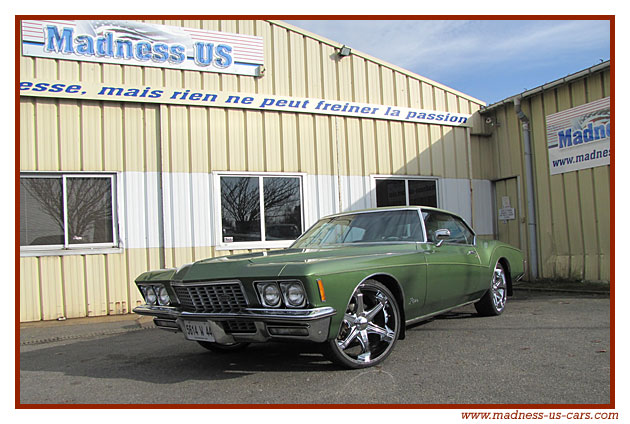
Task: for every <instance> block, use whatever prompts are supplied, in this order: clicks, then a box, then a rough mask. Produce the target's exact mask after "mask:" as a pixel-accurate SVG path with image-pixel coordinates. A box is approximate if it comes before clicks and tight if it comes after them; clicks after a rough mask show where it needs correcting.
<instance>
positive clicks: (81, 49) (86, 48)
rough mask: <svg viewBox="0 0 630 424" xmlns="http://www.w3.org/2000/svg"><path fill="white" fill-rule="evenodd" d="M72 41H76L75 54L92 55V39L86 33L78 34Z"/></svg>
mask: <svg viewBox="0 0 630 424" xmlns="http://www.w3.org/2000/svg"><path fill="white" fill-rule="evenodd" d="M74 41H75V42H76V43H77V46H76V49H77V54H80V55H86V56H94V39H93V38H92V37H90V36H87V35H78V36H77V37H76V38H75V39H74Z"/></svg>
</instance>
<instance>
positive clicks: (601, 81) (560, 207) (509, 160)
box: [481, 68, 611, 281]
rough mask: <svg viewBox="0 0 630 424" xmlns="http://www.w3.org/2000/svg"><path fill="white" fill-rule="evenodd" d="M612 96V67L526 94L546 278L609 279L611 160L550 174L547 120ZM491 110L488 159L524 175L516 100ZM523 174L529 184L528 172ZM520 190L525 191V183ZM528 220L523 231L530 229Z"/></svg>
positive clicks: (500, 169) (500, 170) (502, 173)
mask: <svg viewBox="0 0 630 424" xmlns="http://www.w3.org/2000/svg"><path fill="white" fill-rule="evenodd" d="M608 96H610V69H609V68H608V69H606V70H605V71H602V72H598V73H595V74H592V75H590V76H588V77H586V78H582V79H577V80H575V81H572V82H570V83H567V84H563V85H561V86H558V87H557V88H555V89H551V90H547V91H544V92H542V93H539V94H535V95H532V96H528V97H525V98H524V99H523V100H522V108H523V111H524V112H525V113H526V114H527V116H528V117H529V119H530V120H531V134H532V144H533V146H532V147H533V155H534V174H535V178H534V180H535V195H536V210H537V215H536V222H537V231H538V245H539V246H538V249H539V252H538V255H539V273H540V277H542V278H552V279H573V280H593V281H596V280H603V281H609V280H610V259H611V256H610V166H601V167H596V168H591V169H585V170H580V171H573V172H567V173H564V174H558V175H551V174H550V172H549V156H548V149H547V138H546V121H545V118H546V116H547V115H550V114H552V113H556V112H560V111H563V110H566V109H570V108H573V107H575V106H579V105H582V104H585V103H588V102H592V101H594V100H597V99H601V98H604V97H608ZM492 114H493V116H494V117H495V121H496V123H497V124H496V125H495V129H494V131H493V133H492V136H491V139H490V140H488V143H489V144H490V145H491V146H492V148H493V149H494V151H495V154H494V155H493V156H491V157H494V163H492V164H489V165H491V166H492V167H493V168H494V169H495V170H496V176H495V178H496V179H499V178H509V177H512V176H515V175H519V176H523V175H524V174H523V166H524V162H523V158H524V154H523V147H522V133H521V126H520V123H519V121H518V118H517V116H516V114H515V113H514V106H513V104H512V103H508V104H507V105H504V106H501V107H499V108H497V109H496V110H495V111H493V112H492ZM481 142H483V140H481ZM520 180H521V183H522V184H524V183H523V181H524V180H525V178H521V179H520ZM520 191H521V193H525V186H524V185H523V186H521V190H520ZM523 196H524V194H523ZM522 200H524V199H522ZM522 216H524V212H523V215H522ZM525 225H526V224H525V223H524V222H523V223H522V224H521V226H522V229H521V233H522V234H527V232H526V230H525ZM523 239H524V240H523V242H522V243H523V244H525V243H526V242H527V241H526V238H525V237H523ZM522 248H523V250H524V251H526V250H527V249H526V246H525V245H524V246H522Z"/></svg>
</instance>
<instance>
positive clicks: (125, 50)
mask: <svg viewBox="0 0 630 424" xmlns="http://www.w3.org/2000/svg"><path fill="white" fill-rule="evenodd" d="M116 57H118V58H121V59H131V58H132V57H133V44H132V43H131V40H116Z"/></svg>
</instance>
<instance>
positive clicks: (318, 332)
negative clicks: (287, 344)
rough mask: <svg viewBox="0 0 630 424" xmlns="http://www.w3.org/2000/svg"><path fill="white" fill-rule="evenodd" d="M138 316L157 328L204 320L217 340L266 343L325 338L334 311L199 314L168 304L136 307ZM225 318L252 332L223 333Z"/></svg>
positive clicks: (178, 327)
mask: <svg viewBox="0 0 630 424" xmlns="http://www.w3.org/2000/svg"><path fill="white" fill-rule="evenodd" d="M133 311H134V312H135V313H136V314H139V315H148V316H153V317H154V320H153V321H154V322H155V325H156V326H157V327H158V328H161V329H164V330H170V331H175V332H178V331H184V330H183V328H184V321H207V322H208V323H209V324H210V328H211V330H212V335H213V336H214V338H215V339H216V341H217V343H236V342H265V341H268V340H273V339H294V340H295V339H297V340H306V341H313V342H323V341H326V339H327V338H328V330H329V327H330V319H331V317H332V316H333V315H334V314H335V313H336V311H335V310H334V309H333V308H331V307H323V308H315V309H263V308H245V309H243V310H242V311H239V312H227V313H199V312H186V311H181V310H179V309H177V308H175V307H170V306H148V305H142V306H138V307H136V308H135V309H134V310H133ZM226 321H246V322H250V323H253V324H254V325H255V327H256V330H255V332H247V333H232V334H229V333H228V332H226V328H225V325H224V323H225V322H226Z"/></svg>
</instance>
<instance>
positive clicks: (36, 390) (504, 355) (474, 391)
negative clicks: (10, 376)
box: [20, 290, 611, 404]
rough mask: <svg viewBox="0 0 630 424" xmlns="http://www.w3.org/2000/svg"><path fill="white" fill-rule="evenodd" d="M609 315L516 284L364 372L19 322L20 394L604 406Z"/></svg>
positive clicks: (119, 400)
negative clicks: (500, 303)
mask: <svg viewBox="0 0 630 424" xmlns="http://www.w3.org/2000/svg"><path fill="white" fill-rule="evenodd" d="M609 312H610V302H609V298H608V297H607V296H605V295H586V294H567V293H545V292H543V293H541V292H528V291H520V290H519V291H517V292H516V293H515V296H514V297H512V298H510V300H509V302H508V306H507V309H506V311H505V313H504V314H503V315H502V316H499V317H491V318H481V317H477V316H476V314H475V311H474V308H473V307H472V306H469V307H465V308H461V309H458V310H457V311H454V312H451V313H449V314H446V315H443V316H441V317H438V318H436V319H432V320H430V321H428V322H425V323H422V324H420V325H416V326H414V327H412V328H410V329H408V331H407V338H406V339H405V340H401V341H399V342H398V344H397V345H396V347H395V349H394V352H393V353H392V354H391V356H390V357H389V358H388V359H387V360H386V361H385V362H384V363H383V364H382V365H380V366H377V367H374V368H370V369H366V370H343V369H340V368H338V367H337V366H335V365H333V364H332V363H330V362H329V361H327V360H326V359H324V358H323V356H322V355H321V354H320V353H319V350H318V348H317V347H316V346H313V345H308V344H287V343H269V344H261V345H251V346H250V347H249V348H248V349H246V350H245V351H242V352H239V353H235V354H227V355H226V354H215V353H210V352H208V351H206V350H205V349H203V348H201V347H200V346H199V345H197V344H196V343H194V342H188V341H185V340H184V338H183V336H182V335H181V333H179V334H171V333H168V332H165V331H162V330H158V329H154V328H143V329H140V328H134V327H133V326H130V327H129V331H120V332H118V331H117V330H116V329H117V328H121V325H120V323H117V322H116V321H112V322H111V323H108V322H106V323H104V324H103V323H101V324H98V325H96V324H95V325H94V328H93V330H94V331H91V332H90V331H88V332H87V333H86V334H85V335H84V336H67V337H61V338H57V339H56V338H55V336H54V334H55V332H57V333H58V332H59V331H60V329H61V327H62V326H64V329H65V330H64V331H66V333H64V334H68V333H67V331H68V329H69V328H71V327H70V325H71V323H70V322H69V321H67V322H65V323H52V324H50V325H48V327H46V326H43V327H42V326H41V325H39V326H38V325H32V326H29V325H23V326H22V330H21V336H22V340H23V344H22V345H21V349H20V352H21V353H20V403H22V404H31V403H34V404H38V403H46V404H78V403H87V404H128V403H132V404H149V403H162V404H164V403H174V404H199V403H204V404H277V403H282V404H294V403H296V404H312V403H318V404H353V403H362V404H368V403H369V404H401V403H402V404H608V403H609V402H610V354H611V352H610V317H609ZM95 322H96V320H95ZM128 322H130V323H133V322H134V321H132V320H129V319H128ZM124 328H126V327H124V326H123V329H124ZM132 330H134V331H132ZM84 331H85V327H84ZM36 333H37V334H42V335H48V338H46V337H45V336H41V337H40V340H36V337H33V335H34V334H36ZM29 335H30V337H31V338H30V339H29ZM46 339H47V340H48V341H47V340H46ZM59 339H61V340H59ZM28 340H30V341H28Z"/></svg>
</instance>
